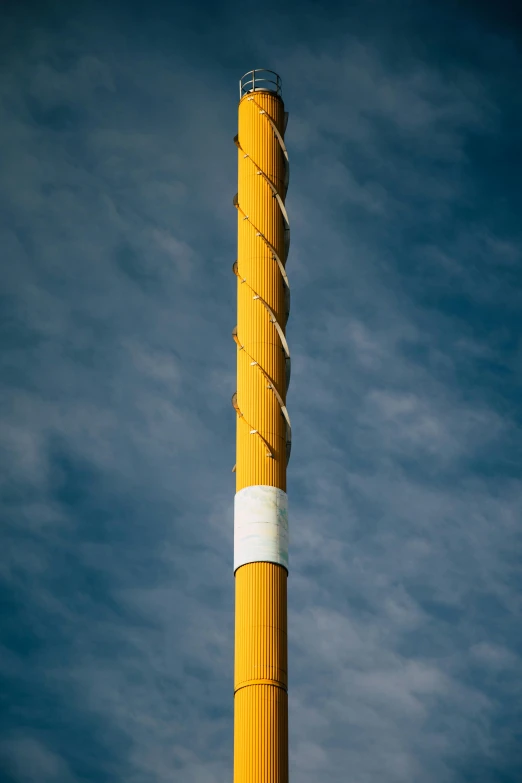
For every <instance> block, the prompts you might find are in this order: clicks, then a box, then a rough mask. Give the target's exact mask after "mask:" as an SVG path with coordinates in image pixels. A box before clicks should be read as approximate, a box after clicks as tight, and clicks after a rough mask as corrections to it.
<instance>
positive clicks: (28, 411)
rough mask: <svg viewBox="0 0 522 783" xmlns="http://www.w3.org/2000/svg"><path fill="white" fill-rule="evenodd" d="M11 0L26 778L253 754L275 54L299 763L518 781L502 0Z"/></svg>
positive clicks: (11, 199)
mask: <svg viewBox="0 0 522 783" xmlns="http://www.w3.org/2000/svg"><path fill="white" fill-rule="evenodd" d="M4 16H5V18H6V23H5V25H4V29H3V31H2V34H1V35H2V47H1V51H2V54H1V61H2V67H1V69H0V96H1V107H2V108H1V113H2V117H1V120H2V121H1V123H0V144H1V146H0V148H1V150H2V160H1V164H0V166H1V168H0V172H1V174H0V203H1V224H0V232H1V236H0V246H1V248H2V261H3V265H2V266H3V271H2V282H3V285H2V353H1V362H2V369H1V373H0V377H1V386H0V394H1V398H0V399H1V406H0V407H1V421H0V427H1V431H2V437H1V439H0V441H1V463H2V471H1V474H2V492H1V498H2V500H1V506H2V534H1V535H2V551H3V557H2V559H1V565H0V577H1V588H0V589H1V595H2V603H3V611H2V618H3V622H2V634H1V640H0V641H1V645H0V678H1V680H2V688H1V692H2V699H3V708H2V712H1V718H0V720H1V724H2V726H1V729H2V730H1V732H0V736H1V740H0V769H1V770H2V780H3V781H5V783H33V781H34V783H36V781H38V783H86V782H89V783H91V782H92V783H106V782H107V783H108V782H109V781H111V782H112V781H114V780H126V781H127V783H149V781H154V782H155V783H167V782H169V783H170V782H171V781H178V780H179V781H183V783H222V782H223V781H225V780H231V764H232V719H233V713H232V656H233V575H232V504H233V495H234V478H233V474H232V473H231V468H232V465H233V464H234V461H235V458H234V445H235V444H234V432H235V414H234V411H233V409H232V407H231V405H230V397H231V394H232V393H233V391H234V390H235V355H236V351H235V346H234V343H233V341H232V339H231V336H230V333H231V329H232V327H233V326H234V324H235V278H234V276H233V274H232V272H231V265H232V262H233V260H234V258H235V239H236V238H235V230H236V212H235V210H234V208H233V206H232V197H233V195H234V193H235V191H236V185H235V179H236V149H235V147H234V144H233V142H232V139H233V136H234V135H235V133H236V116H237V115H236V111H237V80H238V79H239V77H240V76H241V75H242V73H244V72H245V71H246V70H248V69H250V68H253V67H260V66H264V67H268V68H273V69H274V70H277V71H278V72H279V73H280V74H281V76H282V79H283V90H284V97H285V101H286V107H287V109H288V110H289V112H290V121H289V125H288V132H287V146H288V148H289V152H290V159H291V169H292V178H291V183H290V190H289V195H288V202H287V205H288V209H289V213H290V218H291V224H292V248H291V254H290V258H289V262H288V273H289V277H290V282H291V286H292V313H291V319H290V321H289V324H288V337H289V342H290V347H291V351H292V356H293V367H292V384H291V387H290V393H289V396H288V405H289V410H290V414H291V417H292V425H293V427H292V429H293V449H292V459H291V462H290V469H289V486H288V492H289V500H290V523H291V574H290V580H289V610H290V613H289V634H290V637H289V638H290V667H291V668H290V738H291V749H290V758H291V778H292V781H294V783H316V781H318V780H321V781H323V782H324V783H345V781H349V783H374V782H375V781H376V780H385V781H386V783H403V781H415V783H435V782H436V783H468V782H469V783H490V782H491V783H515V781H520V779H521V778H522V754H521V750H520V748H521V747H522V745H521V737H520V727H521V725H522V715H521V707H520V704H521V698H522V691H521V685H520V683H521V682H522V659H521V655H522V651H521V644H520V631H519V628H520V619H521V618H520V615H521V586H522V585H521V577H520V561H521V554H522V552H521V550H522V546H521V536H520V529H521V528H520V515H521V510H522V483H521V478H520V467H521V459H522V454H521V446H520V443H521V416H520V413H521V410H520V401H519V400H520V394H519V389H520V382H521V379H522V351H521V343H520V333H521V315H520V313H521V305H522V278H521V274H520V268H521V253H522V228H521V223H520V214H521V207H522V204H521V196H520V159H521V143H520V133H519V129H520V126H521V121H522V104H521V97H520V83H521V79H522V55H521V49H520V43H521V28H520V23H519V19H517V16H516V14H515V13H514V12H513V11H512V10H511V6H510V5H509V4H507V3H505V4H504V3H495V4H494V6H493V4H490V3H486V2H483V3H471V2H469V3H468V2H462V3H453V2H437V3H435V2H427V3H410V2H406V0H405V1H404V2H386V3H384V2H382V0H370V1H369V2H368V0H367V1H366V2H358V3H357V2H354V3H342V4H341V3H339V4H337V3H330V4H319V3H315V2H300V3H287V4H286V5H284V6H283V5H281V4H275V3H265V4H263V5H262V6H260V5H259V4H255V5H254V4H246V5H232V4H230V5H229V6H220V5H216V4H212V5H209V6H208V7H207V6H205V5H202V4H193V5H191V6H189V7H178V6H177V5H176V4H172V3H171V4H166V3H165V4H163V3H159V2H155V0H151V2H149V3H136V2H135V3H117V2H109V1H108V2H106V3H103V4H101V3H96V2H91V3H81V2H77V3H74V4H69V3H68V4H66V3H63V2H48V3H44V2H41V3H38V4H35V5H34V6H32V5H31V4H30V3H25V4H15V3H7V4H6V5H5V11H4Z"/></svg>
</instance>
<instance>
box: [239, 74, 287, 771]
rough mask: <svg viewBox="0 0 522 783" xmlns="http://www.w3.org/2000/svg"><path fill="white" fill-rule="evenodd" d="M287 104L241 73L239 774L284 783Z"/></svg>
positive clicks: (264, 82)
mask: <svg viewBox="0 0 522 783" xmlns="http://www.w3.org/2000/svg"><path fill="white" fill-rule="evenodd" d="M286 120H287V114H286V113H285V110H284V104H283V100H282V98H281V80H280V78H279V76H278V75H277V74H275V73H274V72H273V71H267V70H254V71H250V72H249V73H247V74H245V76H243V78H242V79H241V81H240V101H239V133H238V136H236V138H235V142H236V145H237V147H238V193H237V196H236V197H235V199H234V204H235V206H236V208H237V212H238V253H237V261H236V262H235V263H234V272H235V274H236V276H237V326H236V327H235V329H234V331H233V337H234V340H235V342H236V344H237V392H236V393H235V394H234V396H233V398H232V402H233V405H234V408H235V410H236V412H237V442H236V448H237V457H236V466H235V471H236V496H235V502H234V573H235V580H236V632H235V673H234V783H287V781H288V696H287V684H288V681H287V628H286V626H287V623H286V584H287V576H288V512H287V496H286V465H287V462H288V458H289V455H290V445H291V429H290V419H289V416H288V412H287V409H286V391H287V388H288V381H289V378H290V353H289V350H288V344H287V341H286V337H285V327H286V321H287V318H288V313H289V305H290V289H289V285H288V278H287V275H286V271H285V263H286V258H287V255H288V247H289V237H290V234H289V225H288V216H287V213H286V209H285V196H286V190H287V186H288V174H289V169H288V154H287V151H286V147H285V143H284V138H283V137H284V132H285V127H286Z"/></svg>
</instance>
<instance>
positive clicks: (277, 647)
mask: <svg viewBox="0 0 522 783" xmlns="http://www.w3.org/2000/svg"><path fill="white" fill-rule="evenodd" d="M286 584H287V575H286V571H285V569H284V568H283V567H282V566H278V565H273V564H272V563H249V564H248V565H246V566H242V567H241V568H239V569H238V570H237V573H236V650H237V651H238V652H240V653H241V654H240V655H236V660H235V686H236V688H239V687H241V686H242V685H243V684H244V683H245V682H248V681H249V680H257V679H267V680H274V681H276V682H278V683H279V684H280V685H281V686H283V687H284V688H286V687H287V684H288V677H287V640H286Z"/></svg>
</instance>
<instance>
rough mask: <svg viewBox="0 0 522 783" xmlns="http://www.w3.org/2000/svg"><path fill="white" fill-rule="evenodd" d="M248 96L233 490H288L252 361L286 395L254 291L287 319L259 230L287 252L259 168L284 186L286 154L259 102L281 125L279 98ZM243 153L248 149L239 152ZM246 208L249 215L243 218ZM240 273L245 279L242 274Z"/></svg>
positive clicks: (278, 426) (276, 342)
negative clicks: (255, 487)
mask: <svg viewBox="0 0 522 783" xmlns="http://www.w3.org/2000/svg"><path fill="white" fill-rule="evenodd" d="M249 97H250V96H248V95H247V96H245V97H244V98H243V99H242V100H241V102H240V104H239V134H238V136H239V143H240V145H241V148H240V149H239V151H238V169H239V177H238V202H239V206H240V207H241V209H240V210H238V255H237V261H238V284H237V285H238V291H237V336H238V339H239V342H240V344H241V345H242V346H243V350H238V354H237V403H238V406H239V409H240V410H241V413H242V414H243V416H242V418H240V419H239V420H238V427H237V456H236V490H237V491H239V490H240V489H243V487H248V486H251V485H253V484H269V485H271V486H274V487H279V488H280V489H283V490H285V491H286V457H285V437H286V426H285V421H284V419H283V417H282V415H281V408H280V406H279V403H278V401H277V399H276V397H275V395H274V394H273V393H272V392H271V391H269V390H268V389H267V380H266V378H265V377H264V375H263V374H262V373H261V372H260V370H259V368H257V367H255V366H252V364H251V362H252V361H256V362H258V363H259V365H260V366H261V367H262V368H263V369H264V371H265V372H266V374H267V375H268V377H269V378H270V379H271V381H273V383H274V384H275V387H276V388H277V390H278V392H279V394H280V395H281V397H282V398H283V400H285V399H286V375H285V357H284V353H283V350H282V347H281V341H280V339H279V336H278V334H277V331H276V329H275V327H274V325H273V324H272V323H271V322H270V319H269V317H268V314H267V311H266V309H265V308H264V307H263V305H262V304H261V302H260V301H259V300H255V299H254V298H253V297H254V294H258V295H259V296H260V297H262V299H264V301H265V302H266V303H267V304H268V305H269V306H270V307H271V308H272V310H273V311H274V313H275V315H276V318H277V320H278V321H279V323H280V324H281V325H282V326H283V327H284V324H285V296H284V287H283V280H282V277H281V272H280V271H279V269H278V266H277V263H276V261H275V260H274V259H273V258H272V254H271V252H270V250H269V248H268V247H267V245H266V244H265V242H263V240H262V239H261V238H260V237H259V236H257V235H256V234H257V232H256V230H255V229H257V231H259V232H261V233H262V234H263V235H264V236H265V237H266V239H267V240H268V241H269V242H270V243H271V244H272V245H273V246H274V247H275V249H276V251H277V252H278V255H279V256H280V258H283V259H284V224H283V218H282V215H281V210H280V208H279V205H278V203H277V201H276V199H275V198H274V197H273V193H272V191H271V189H270V186H269V185H268V183H267V182H266V181H265V179H264V178H263V177H262V176H260V175H259V174H258V173H257V172H258V171H259V170H261V171H262V172H264V174H266V176H267V177H268V178H269V179H270V180H271V182H272V183H273V184H274V186H275V187H276V188H277V190H278V191H279V192H281V193H284V173H285V166H284V159H283V154H282V151H281V147H280V145H279V142H278V140H277V138H276V136H275V134H274V131H273V129H272V127H271V126H270V123H269V122H268V120H267V118H266V117H264V116H263V115H262V114H260V109H259V107H260V106H261V107H262V108H263V109H264V110H265V111H266V112H267V114H268V115H269V116H270V117H271V118H272V119H273V120H274V122H275V123H276V125H277V126H278V128H279V130H280V132H281V133H282V132H283V122H284V106H283V102H282V101H281V99H280V98H277V97H275V96H273V95H270V94H269V93H255V94H254V100H252V101H250V100H249ZM245 154H247V155H248V157H244V156H245ZM244 215H246V216H247V217H248V220H245V217H244ZM242 280H245V282H244V283H242V282H241V281H242ZM251 429H257V430H258V432H259V433H260V434H261V435H262V436H263V438H264V439H265V440H266V441H267V443H268V444H269V446H270V449H271V451H272V453H273V454H274V459H270V458H268V459H267V456H266V448H265V446H264V444H263V442H262V440H261V439H260V438H257V437H255V436H254V435H251V434H250V431H251Z"/></svg>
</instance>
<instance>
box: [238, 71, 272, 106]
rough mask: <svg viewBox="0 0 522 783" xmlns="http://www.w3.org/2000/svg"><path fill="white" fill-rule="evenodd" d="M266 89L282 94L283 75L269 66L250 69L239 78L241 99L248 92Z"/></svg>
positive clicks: (266, 90)
mask: <svg viewBox="0 0 522 783" xmlns="http://www.w3.org/2000/svg"><path fill="white" fill-rule="evenodd" d="M258 90H264V91H265V92H273V93H275V94H276V95H281V77H280V76H279V75H278V74H277V73H276V72H275V71H269V70H268V69H267V68H255V69H254V70H253V71H248V72H247V73H245V75H244V76H242V77H241V79H240V80H239V100H241V98H242V97H243V95H246V94H247V93H248V92H256V91H258Z"/></svg>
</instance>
